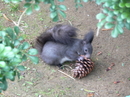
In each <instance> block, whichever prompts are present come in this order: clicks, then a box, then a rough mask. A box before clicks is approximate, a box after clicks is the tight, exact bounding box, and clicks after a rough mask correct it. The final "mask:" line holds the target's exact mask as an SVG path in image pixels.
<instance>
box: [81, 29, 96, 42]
mask: <svg viewBox="0 0 130 97" xmlns="http://www.w3.org/2000/svg"><path fill="white" fill-rule="evenodd" d="M93 38H94V32H93V31H90V32H89V33H87V34H86V35H85V37H84V39H83V41H86V43H92V41H93Z"/></svg>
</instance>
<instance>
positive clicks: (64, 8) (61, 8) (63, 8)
mask: <svg viewBox="0 0 130 97" xmlns="http://www.w3.org/2000/svg"><path fill="white" fill-rule="evenodd" d="M58 7H59V8H60V10H63V11H66V10H67V8H66V6H65V5H58Z"/></svg>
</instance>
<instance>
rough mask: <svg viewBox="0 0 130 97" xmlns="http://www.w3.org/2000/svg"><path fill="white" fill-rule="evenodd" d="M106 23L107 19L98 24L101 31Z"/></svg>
mask: <svg viewBox="0 0 130 97" xmlns="http://www.w3.org/2000/svg"><path fill="white" fill-rule="evenodd" d="M105 22H106V20H105V19H104V20H102V21H101V22H99V23H98V24H97V27H98V28H99V29H100V28H101V27H102V26H103V25H104V24H105Z"/></svg>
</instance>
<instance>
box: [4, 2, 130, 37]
mask: <svg viewBox="0 0 130 97" xmlns="http://www.w3.org/2000/svg"><path fill="white" fill-rule="evenodd" d="M4 1H5V2H7V3H9V2H12V3H19V2H20V1H21V0H4ZM63 1H64V0H25V4H24V7H25V8H27V10H26V14H27V15H30V14H31V13H32V12H33V10H36V11H38V10H39V9H40V6H39V3H41V2H44V3H45V4H50V18H52V20H53V21H55V22H56V21H58V20H59V15H61V16H62V17H64V18H65V17H66V14H65V11H66V10H67V8H66V6H65V5H58V4H57V2H63ZM88 1H92V0H74V2H75V7H76V9H78V8H79V7H82V6H83V5H82V2H88ZM93 1H95V2H96V3H97V4H98V5H102V7H103V8H102V12H101V13H99V14H97V16H96V18H97V19H99V20H101V21H100V22H99V23H98V24H97V27H98V28H99V29H100V28H102V27H105V28H106V29H113V30H112V32H111V36H112V37H114V38H116V37H117V36H118V35H119V34H122V33H123V32H124V31H123V27H125V28H127V29H129V30H130V14H129V12H130V1H129V0H111V1H110V0H93Z"/></svg>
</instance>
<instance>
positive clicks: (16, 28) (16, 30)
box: [14, 26, 20, 35]
mask: <svg viewBox="0 0 130 97" xmlns="http://www.w3.org/2000/svg"><path fill="white" fill-rule="evenodd" d="M14 31H15V33H16V34H17V35H18V34H19V32H20V29H19V27H18V26H15V27H14Z"/></svg>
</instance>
